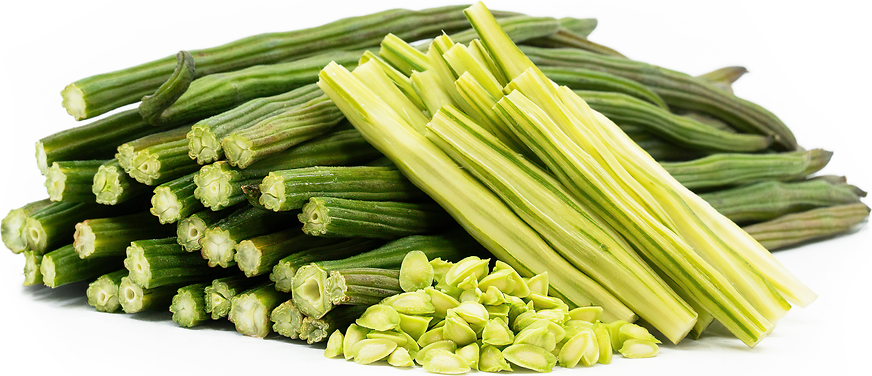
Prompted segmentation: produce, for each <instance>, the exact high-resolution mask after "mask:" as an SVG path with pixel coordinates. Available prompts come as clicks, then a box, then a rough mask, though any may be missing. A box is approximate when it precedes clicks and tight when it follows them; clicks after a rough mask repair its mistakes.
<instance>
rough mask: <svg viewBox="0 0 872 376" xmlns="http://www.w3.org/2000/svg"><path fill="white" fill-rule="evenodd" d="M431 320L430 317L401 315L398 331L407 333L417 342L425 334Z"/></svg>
mask: <svg viewBox="0 0 872 376" xmlns="http://www.w3.org/2000/svg"><path fill="white" fill-rule="evenodd" d="M432 320H433V318H432V317H427V316H417V315H406V314H403V313H401V314H400V330H402V331H403V332H404V333H407V334H408V335H410V336H411V337H412V338H415V340H416V341H417V340H418V339H419V338H421V336H422V335H423V334H424V333H425V332H427V328H428V327H429V326H430V321H432Z"/></svg>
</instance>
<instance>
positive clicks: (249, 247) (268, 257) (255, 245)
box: [233, 226, 337, 277]
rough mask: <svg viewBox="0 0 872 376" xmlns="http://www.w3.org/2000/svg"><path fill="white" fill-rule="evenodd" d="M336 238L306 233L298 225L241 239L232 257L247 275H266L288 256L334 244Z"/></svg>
mask: <svg viewBox="0 0 872 376" xmlns="http://www.w3.org/2000/svg"><path fill="white" fill-rule="evenodd" d="M336 242H337V241H336V240H333V239H327V238H320V237H315V236H309V235H306V234H304V233H303V231H302V230H301V229H300V226H297V227H291V228H288V229H287V230H282V231H278V232H274V233H271V234H266V235H261V236H257V237H253V238H249V239H245V240H243V241H240V242H239V243H238V244H237V246H236V254H235V255H234V256H233V259H234V260H236V265H237V266H238V267H239V269H240V270H242V272H243V273H245V275H246V276H247V277H255V276H259V275H263V274H267V273H269V272H271V271H272V270H273V267H274V266H276V264H278V263H279V261H281V260H282V259H283V258H285V257H287V256H288V255H291V254H294V253H297V252H302V251H305V250H307V249H311V248H318V247H324V246H328V245H331V244H336Z"/></svg>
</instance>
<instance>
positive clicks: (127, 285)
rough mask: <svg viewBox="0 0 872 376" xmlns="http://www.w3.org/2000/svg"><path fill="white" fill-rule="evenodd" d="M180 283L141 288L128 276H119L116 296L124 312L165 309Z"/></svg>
mask: <svg viewBox="0 0 872 376" xmlns="http://www.w3.org/2000/svg"><path fill="white" fill-rule="evenodd" d="M179 287H182V286H181V285H165V286H160V287H155V288H150V289H147V288H143V287H142V286H140V285H138V284H136V282H133V280H131V279H130V277H129V276H128V277H123V278H121V284H120V285H119V287H118V290H119V292H118V296H119V300H120V301H121V309H123V310H124V313H137V312H142V311H147V310H151V309H167V307H169V306H170V303H172V300H173V296H175V295H176V292H177V290H178V288H179Z"/></svg>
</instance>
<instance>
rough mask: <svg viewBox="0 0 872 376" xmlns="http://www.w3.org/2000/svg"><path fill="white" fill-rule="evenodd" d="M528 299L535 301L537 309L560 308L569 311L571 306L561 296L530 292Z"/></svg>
mask: <svg viewBox="0 0 872 376" xmlns="http://www.w3.org/2000/svg"><path fill="white" fill-rule="evenodd" d="M527 299H529V301H531V302H533V307H534V308H535V309H536V310H543V309H559V310H561V311H566V312H567V313H568V312H569V306H568V305H567V304H566V303H564V302H563V300H561V299H560V298H555V297H553V296H546V295H539V294H534V293H530V295H529V296H527Z"/></svg>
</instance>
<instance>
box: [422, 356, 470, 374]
mask: <svg viewBox="0 0 872 376" xmlns="http://www.w3.org/2000/svg"><path fill="white" fill-rule="evenodd" d="M424 369H425V370H427V372H433V373H441V374H445V375H459V374H462V373H467V372H469V371H470V368H469V364H467V363H466V359H463V357H461V356H459V355H457V354H454V353H449V352H440V353H437V354H435V355H433V356H432V357H430V359H428V360H427V362H425V363H424Z"/></svg>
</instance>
